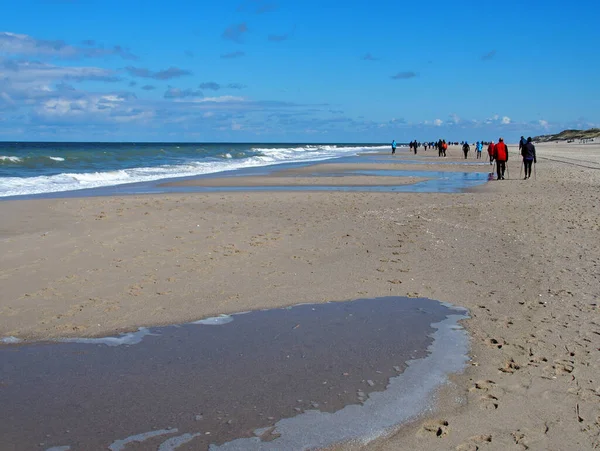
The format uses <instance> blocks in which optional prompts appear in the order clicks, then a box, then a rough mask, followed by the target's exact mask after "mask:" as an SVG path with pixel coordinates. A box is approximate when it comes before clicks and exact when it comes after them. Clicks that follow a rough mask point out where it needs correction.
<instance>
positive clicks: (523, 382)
mask: <svg viewBox="0 0 600 451" xmlns="http://www.w3.org/2000/svg"><path fill="white" fill-rule="evenodd" d="M511 149H512V153H511V155H510V160H509V162H508V166H509V171H510V172H509V174H510V180H504V181H496V180H493V181H490V182H489V183H487V184H485V185H481V186H478V187H475V188H472V189H470V190H469V192H463V193H455V194H447V193H403V192H369V191H364V192H361V191H352V192H342V191H330V192H324V191H311V190H306V191H285V190H276V191H269V190H264V191H244V190H239V191H235V192H222V191H217V192H207V193H202V192H201V193H167V194H152V195H133V196H119V197H117V196H105V197H84V198H77V197H73V198H62V199H30V200H7V201H3V202H0V218H1V221H0V287H1V288H0V338H2V337H5V339H6V337H16V338H18V339H25V340H42V339H48V338H59V337H95V336H106V335H116V334H118V333H121V332H126V331H132V330H136V329H137V328H138V327H141V326H155V325H167V324H177V323H185V322H191V321H196V320H199V319H202V318H206V317H210V316H216V315H219V314H228V313H235V312H242V311H248V310H256V309H265V308H273V307H282V306H291V305H295V304H299V303H321V302H328V301H345V300H351V299H359V298H376V297H385V296H409V297H424V298H431V299H436V300H440V301H444V302H449V303H452V304H454V305H458V306H462V307H466V308H467V309H469V312H470V319H468V320H466V321H464V327H465V328H466V330H467V331H468V333H469V335H470V340H471V351H470V357H471V360H470V362H469V366H468V368H467V370H466V371H465V372H463V373H461V374H454V375H452V376H451V382H450V383H449V384H447V385H446V386H445V387H444V388H443V389H442V390H441V391H439V393H437V395H436V406H435V409H433V410H431V411H429V412H428V413H427V415H424V416H423V417H420V418H419V419H417V420H415V421H414V422H412V423H410V424H408V425H404V426H402V427H400V428H398V429H397V430H394V431H391V432H390V434H389V435H388V436H386V437H383V438H378V439H376V440H374V441H371V442H369V443H366V444H343V445H339V447H338V448H339V449H369V450H397V449H407V450H408V449H411V450H414V449H419V450H421V449H422V450H433V449H450V450H453V449H456V450H461V451H467V450H477V449H481V450H488V449H489V450H505V449H517V450H518V449H540V450H541V449H544V450H546V449H556V450H567V449H572V450H587V449H599V448H600V307H599V302H600V301H599V297H600V145H596V144H594V145H586V146H577V145H573V144H540V145H538V146H537V152H538V162H537V165H536V173H535V178H534V177H532V178H531V179H529V180H521V179H519V177H518V175H519V167H520V164H521V159H520V158H519V156H518V155H516V153H515V146H514V145H513V146H511ZM399 154H402V156H401V158H402V159H410V158H412V157H411V156H409V154H408V151H407V150H406V149H400V150H399V151H398V153H397V156H398V158H400V155H399ZM414 158H417V159H419V162H427V163H431V164H428V165H427V166H426V167H425V165H422V166H419V164H411V165H410V168H409V169H411V170H417V169H422V170H427V171H457V170H458V169H457V167H456V165H454V166H452V165H450V164H448V163H451V162H459V161H461V159H462V156H461V155H460V152H459V148H458V147H456V148H453V149H452V150H451V156H450V157H448V158H446V159H438V158H437V156H435V157H434V156H433V152H431V154H428V155H425V156H423V155H422V154H419V156H418V157H414ZM471 161H474V160H471ZM349 165H350V164H345V165H344V167H340V168H336V169H339V170H340V171H341V170H348V169H349V168H348V167H346V166H349ZM350 166H351V165H350ZM365 166H366V165H358V164H357V165H356V169H364V168H365ZM408 166H409V165H395V164H393V163H388V164H382V165H381V166H378V167H379V168H380V167H386V168H389V169H406V168H407V167H408ZM489 168H490V166H487V165H483V166H476V167H474V168H472V167H465V168H461V169H460V170H461V171H462V170H465V171H473V170H479V171H484V172H485V171H488V170H489ZM279 176H280V175H279ZM279 176H278V175H274V176H272V177H271V179H270V181H269V182H266V181H265V180H264V179H262V178H261V179H258V180H252V177H245V178H244V179H243V180H240V181H239V184H240V185H243V184H248V186H252V184H253V183H254V184H259V185H271V186H275V185H279V184H280V179H278V178H275V177H279ZM312 176H313V175H311V171H310V170H308V169H303V170H298V171H297V172H296V175H294V174H293V173H286V174H285V177H291V178H293V177H297V179H296V181H295V182H294V183H295V184H296V185H298V184H302V185H306V186H310V185H313V184H317V183H318V182H316V181H315V180H309V179H310V178H311V177H312ZM261 177H269V176H261ZM351 177H353V178H352V179H351V184H353V185H363V184H370V183H372V184H378V183H379V182H378V181H377V177H376V176H372V177H369V176H358V175H357V176H351ZM358 177H361V178H360V179H358ZM363 178H365V179H372V180H370V181H365V180H364V179H363ZM341 180H342V179H339V178H336V179H328V180H327V183H328V184H332V185H333V184H339V183H342V182H341ZM412 181H415V180H412ZM187 183H192V182H187ZM389 183H392V181H391V180H390V177H389V176H388V177H386V179H385V180H384V182H383V184H389ZM401 183H404V181H402V182H401ZM211 184H212V186H219V185H220V184H221V182H219V181H214V180H213V181H212V182H211ZM223 184H225V183H223ZM6 341H7V342H8V341H10V340H8V339H6ZM1 379H2V378H1V373H0V390H2V380H1Z"/></svg>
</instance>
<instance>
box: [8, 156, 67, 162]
mask: <svg viewBox="0 0 600 451" xmlns="http://www.w3.org/2000/svg"><path fill="white" fill-rule="evenodd" d="M48 160H51V161H65V159H64V158H63V157H54V156H51V155H49V156H46V155H35V156H27V157H17V156H14V155H0V163H13V164H14V163H25V164H27V163H30V162H37V161H48Z"/></svg>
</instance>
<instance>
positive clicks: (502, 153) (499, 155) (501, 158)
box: [494, 138, 508, 180]
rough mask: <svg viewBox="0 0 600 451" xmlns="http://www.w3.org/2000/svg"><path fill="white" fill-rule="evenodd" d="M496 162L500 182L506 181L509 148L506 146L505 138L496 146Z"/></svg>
mask: <svg viewBox="0 0 600 451" xmlns="http://www.w3.org/2000/svg"><path fill="white" fill-rule="evenodd" d="M494 160H496V171H497V173H498V180H504V171H506V162H507V161H508V147H507V146H506V144H504V138H500V139H499V140H498V144H496V145H495V146H494Z"/></svg>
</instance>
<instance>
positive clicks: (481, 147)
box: [476, 141, 483, 159]
mask: <svg viewBox="0 0 600 451" xmlns="http://www.w3.org/2000/svg"><path fill="white" fill-rule="evenodd" d="M476 149H477V159H479V158H481V151H482V150H483V141H477V147H476Z"/></svg>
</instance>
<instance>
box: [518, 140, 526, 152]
mask: <svg viewBox="0 0 600 451" xmlns="http://www.w3.org/2000/svg"><path fill="white" fill-rule="evenodd" d="M525 144H527V141H526V140H525V138H524V137H523V136H521V139H520V140H519V153H521V152H523V148H524V147H525Z"/></svg>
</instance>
